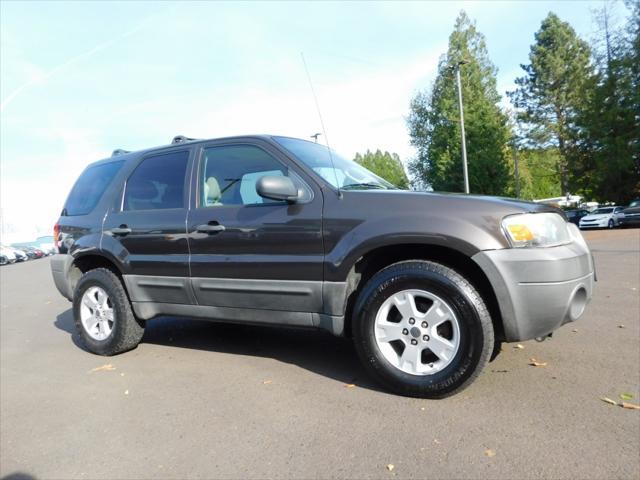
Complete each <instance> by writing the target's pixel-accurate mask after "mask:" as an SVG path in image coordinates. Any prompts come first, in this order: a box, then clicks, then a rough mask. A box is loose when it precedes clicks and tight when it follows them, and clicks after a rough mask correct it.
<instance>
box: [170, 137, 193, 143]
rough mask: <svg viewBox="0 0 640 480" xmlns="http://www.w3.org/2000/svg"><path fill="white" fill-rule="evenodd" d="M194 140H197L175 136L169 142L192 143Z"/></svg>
mask: <svg viewBox="0 0 640 480" xmlns="http://www.w3.org/2000/svg"><path fill="white" fill-rule="evenodd" d="M194 140H197V138H189V137H185V136H184V135H176V136H175V137H173V140H171V143H172V144H174V143H185V142H193V141H194Z"/></svg>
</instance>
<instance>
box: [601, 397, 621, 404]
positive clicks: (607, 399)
mask: <svg viewBox="0 0 640 480" xmlns="http://www.w3.org/2000/svg"><path fill="white" fill-rule="evenodd" d="M600 400H602V401H603V402H605V403H609V404H611V405H618V402H616V401H615V400H611V399H610V398H607V397H602V398H601V399H600Z"/></svg>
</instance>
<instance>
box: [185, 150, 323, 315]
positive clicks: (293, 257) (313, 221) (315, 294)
mask: <svg viewBox="0 0 640 480" xmlns="http://www.w3.org/2000/svg"><path fill="white" fill-rule="evenodd" d="M264 175H286V176H289V177H291V179H292V180H293V181H294V184H296V186H298V188H299V192H300V194H301V196H300V200H299V201H298V202H297V203H294V204H290V203H287V202H285V201H274V200H269V199H266V198H262V197H260V196H259V195H258V194H257V193H256V181H257V180H258V179H259V178H261V177H262V176H264ZM303 176H304V173H303V172H299V171H297V170H296V167H295V166H294V165H290V164H289V163H288V160H287V159H286V158H284V157H282V156H281V154H280V153H279V152H278V151H277V150H275V149H273V148H272V147H271V146H270V145H269V144H268V143H266V142H258V141H253V142H247V143H238V142H236V143H217V144H216V143H214V144H211V145H208V146H204V147H202V149H201V150H200V152H199V165H198V170H197V173H196V174H195V175H194V183H193V184H192V189H193V190H194V191H195V192H196V195H195V198H194V201H195V204H194V205H192V209H191V210H190V212H189V217H188V230H189V248H190V251H191V278H192V285H193V289H194V292H195V296H196V300H197V302H198V304H200V305H209V306H215V307H229V308H242V309H257V310H278V311H290V312H320V311H321V308H322V275H323V270H322V262H323V244H322V201H323V199H322V193H321V191H320V189H319V188H317V186H316V185H315V184H313V182H311V181H309V179H306V180H304V179H303ZM274 317H277V315H275V316H274ZM274 322H278V320H277V319H274Z"/></svg>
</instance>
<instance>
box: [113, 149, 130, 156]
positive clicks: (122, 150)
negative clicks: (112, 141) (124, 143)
mask: <svg viewBox="0 0 640 480" xmlns="http://www.w3.org/2000/svg"><path fill="white" fill-rule="evenodd" d="M125 153H131V151H130V150H124V149H122V148H116V149H115V150H114V151H113V152H111V156H112V157H117V156H118V155H124V154H125Z"/></svg>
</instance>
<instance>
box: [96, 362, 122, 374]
mask: <svg viewBox="0 0 640 480" xmlns="http://www.w3.org/2000/svg"><path fill="white" fill-rule="evenodd" d="M115 369H116V367H114V366H113V365H111V364H110V363H107V364H106V365H102V366H101V367H96V368H93V369H91V370H89V373H91V372H107V371H111V370H115Z"/></svg>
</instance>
